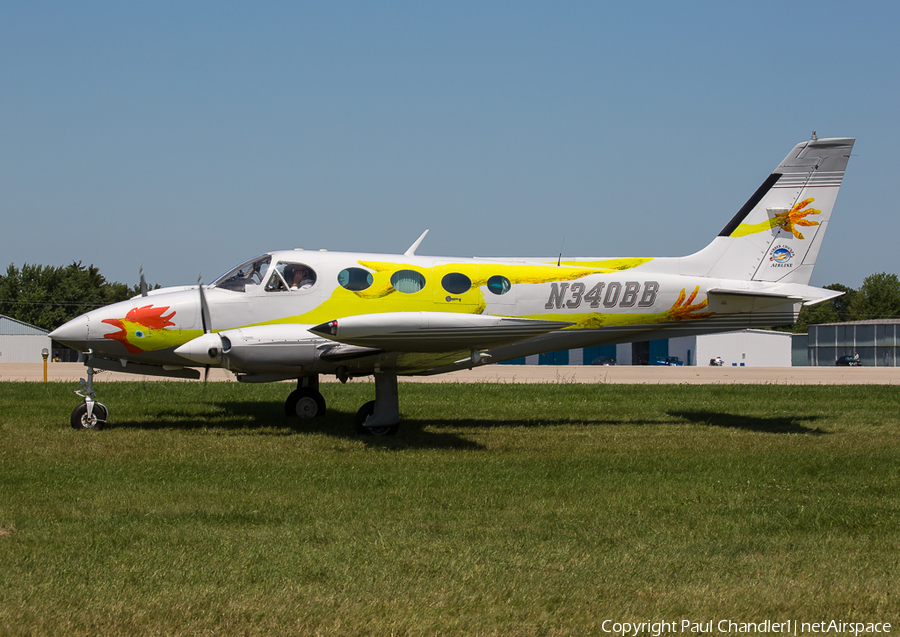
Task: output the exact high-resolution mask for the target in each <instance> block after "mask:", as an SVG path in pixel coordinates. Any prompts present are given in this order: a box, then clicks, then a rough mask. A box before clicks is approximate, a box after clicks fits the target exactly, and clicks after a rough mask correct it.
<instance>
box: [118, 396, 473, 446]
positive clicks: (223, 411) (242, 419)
mask: <svg viewBox="0 0 900 637" xmlns="http://www.w3.org/2000/svg"><path fill="white" fill-rule="evenodd" d="M216 407H217V409H218V410H219V413H217V414H216V416H215V417H214V418H208V417H204V416H202V415H196V414H190V415H188V414H185V412H183V411H181V410H177V409H161V410H159V411H155V412H154V414H153V418H152V419H148V420H116V419H115V418H114V419H113V420H112V422H111V423H110V424H109V425H108V427H109V428H110V429H143V430H149V431H161V430H165V429H180V430H209V431H211V432H214V431H217V430H218V431H227V432H237V431H242V430H243V431H246V432H248V433H249V434H251V435H266V436H294V435H308V434H322V435H326V436H330V437H334V438H341V439H346V440H354V441H361V442H363V443H365V444H366V445H368V446H375V447H379V448H386V449H410V448H413V449H417V448H420V449H467V450H478V449H483V448H484V447H483V445H481V444H479V443H477V442H473V441H471V440H467V439H466V438H463V437H461V436H460V435H458V434H457V433H455V432H450V431H447V429H449V427H444V428H441V427H436V428H433V427H432V426H433V424H434V422H433V421H425V420H413V419H409V420H402V421H401V423H400V431H399V433H398V434H397V435H395V436H367V435H361V434H358V433H356V427H355V425H354V420H355V418H356V412H346V411H341V410H339V409H329V410H328V413H327V414H326V416H325V417H323V418H310V419H305V420H301V419H298V418H289V417H287V416H285V415H284V406H283V404H282V403H271V402H270V403H265V402H258V401H246V402H241V401H234V402H219V403H216ZM447 422H448V423H449V422H451V421H447ZM452 423H453V425H454V427H466V426H471V425H473V424H474V423H465V422H461V421H452ZM475 426H477V424H476V425H475ZM441 429H443V430H441Z"/></svg>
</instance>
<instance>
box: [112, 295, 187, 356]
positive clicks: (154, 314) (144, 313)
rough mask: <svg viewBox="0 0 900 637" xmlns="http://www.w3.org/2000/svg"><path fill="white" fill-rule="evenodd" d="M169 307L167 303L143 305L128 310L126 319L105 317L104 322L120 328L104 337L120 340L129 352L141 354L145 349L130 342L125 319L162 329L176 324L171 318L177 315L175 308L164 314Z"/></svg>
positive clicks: (148, 327)
mask: <svg viewBox="0 0 900 637" xmlns="http://www.w3.org/2000/svg"><path fill="white" fill-rule="evenodd" d="M168 309H169V306H168V305H165V306H163V307H153V305H152V304H151V305H145V306H143V307H136V308H133V309H132V310H130V311H129V312H128V314H126V315H125V318H124V319H103V321H102V322H103V323H106V324H108V325H112V326H114V327H117V328H119V331H118V332H113V333H111V334H104V335H103V338H108V339H110V340H113V341H118V342H120V343H121V344H122V345H124V346H125V350H126V351H127V352H128V353H129V354H140V353H141V352H143V351H144V350H143V349H141V348H140V347H138V346H137V345H134V344H133V343H131V342H129V340H128V329H127V328H126V327H125V321H128V322H130V323H136V324H137V325H143V326H144V327H146V328H147V329H150V330H161V329H163V328H166V327H169V326H170V325H175V323H173V322H172V321H170V320H169V319H171V318H172V317H173V316H175V310H172V312H171V314H168V315H166V316H163V312H165V311H166V310H168Z"/></svg>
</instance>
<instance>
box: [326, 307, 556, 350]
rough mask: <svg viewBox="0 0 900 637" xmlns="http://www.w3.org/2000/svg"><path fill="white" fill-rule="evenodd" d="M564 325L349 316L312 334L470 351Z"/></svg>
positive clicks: (445, 316) (465, 317) (445, 315)
mask: <svg viewBox="0 0 900 637" xmlns="http://www.w3.org/2000/svg"><path fill="white" fill-rule="evenodd" d="M570 325H572V323H568V322H563V321H542V320H537V319H522V318H508V317H502V316H485V315H481V314H456V313H449V312H385V313H382V314H361V315H357V316H347V317H344V318H340V319H336V320H333V321H328V322H326V323H322V324H321V325H316V326H315V327H312V328H310V330H309V331H310V332H312V333H313V334H316V335H318V336H324V337H325V338H329V339H331V340H334V341H338V342H339V343H346V344H348V345H357V346H360V347H372V348H381V349H389V350H393V351H397V352H449V351H453V350H462V351H470V350H472V349H479V348H485V347H497V346H499V345H506V344H509V343H515V342H517V341H522V340H525V339H527V338H531V337H533V336H538V335H540V334H546V333H547V332H552V331H555V330H561V329H563V328H565V327H569V326H570Z"/></svg>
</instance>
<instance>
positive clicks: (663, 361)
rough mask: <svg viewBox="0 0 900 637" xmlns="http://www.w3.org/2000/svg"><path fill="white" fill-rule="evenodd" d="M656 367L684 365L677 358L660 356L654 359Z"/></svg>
mask: <svg viewBox="0 0 900 637" xmlns="http://www.w3.org/2000/svg"><path fill="white" fill-rule="evenodd" d="M656 364H657V365H669V366H673V367H674V366H678V365H684V361H682V360H681V359H680V358H678V357H677V356H660V357H659V358H657V359H656Z"/></svg>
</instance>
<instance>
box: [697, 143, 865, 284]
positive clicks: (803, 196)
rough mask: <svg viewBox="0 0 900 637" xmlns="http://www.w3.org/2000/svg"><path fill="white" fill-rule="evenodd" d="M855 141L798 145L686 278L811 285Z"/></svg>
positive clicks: (702, 255) (699, 254)
mask: <svg viewBox="0 0 900 637" xmlns="http://www.w3.org/2000/svg"><path fill="white" fill-rule="evenodd" d="M855 141H856V140H855V139H853V138H831V139H817V138H816V137H815V135H813V138H812V139H811V140H809V141H807V142H803V143H801V144H797V145H796V146H795V147H794V149H793V150H792V151H791V152H790V153H789V154H788V156H787V157H785V158H784V161H782V162H781V163H780V164H779V165H778V168H776V169H775V171H774V172H773V173H772V174H771V175H769V176H768V177H767V178H766V180H765V181H764V182H763V184H762V185H761V186H760V187H759V188H758V189H757V191H756V192H755V193H753V196H752V197H750V199H748V200H747V203H745V204H744V206H743V207H742V208H741V209H740V210H739V211H738V213H737V214H736V215H735V216H734V218H733V219H732V220H731V221H730V222H729V223H728V225H727V226H725V228H724V229H723V230H722V232H720V233H719V236H718V237H716V238H715V239H714V240H713V242H712V243H710V244H709V245H708V246H707V247H706V248H704V249H703V250H701V251H700V252H697V253H696V254H692V255H690V256H688V257H684V258H683V259H681V263H680V271H681V273H682V274H697V275H702V276H710V277H716V278H723V279H749V280H753V281H780V282H783V283H802V284H804V285H805V284H808V283H809V279H810V276H812V270H813V266H814V265H815V263H816V257H817V256H818V254H819V248H820V247H821V245H822V237H823V236H824V235H825V230H826V229H827V228H828V220H829V219H830V218H831V211H832V210H833V208H834V203H835V200H836V199H837V194H838V190H839V189H840V187H841V181H842V180H843V178H844V170H845V169H846V167H847V161H848V160H849V158H850V151H851V150H852V149H853V143H854V142H855Z"/></svg>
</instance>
